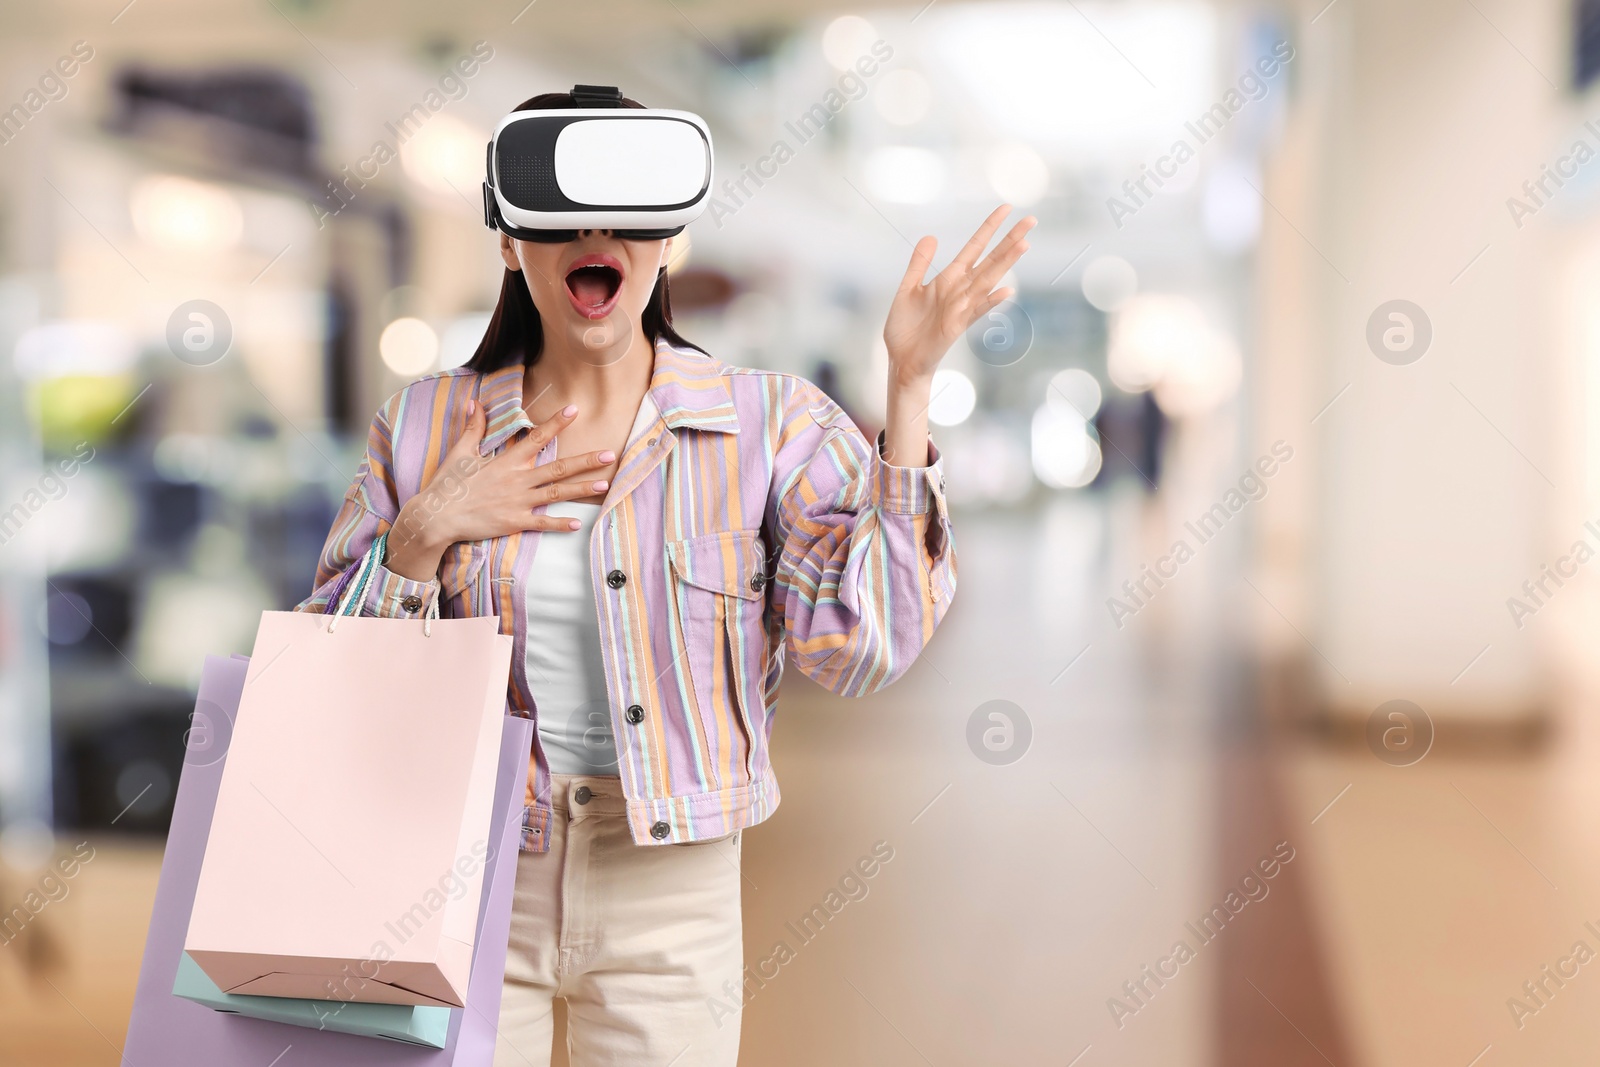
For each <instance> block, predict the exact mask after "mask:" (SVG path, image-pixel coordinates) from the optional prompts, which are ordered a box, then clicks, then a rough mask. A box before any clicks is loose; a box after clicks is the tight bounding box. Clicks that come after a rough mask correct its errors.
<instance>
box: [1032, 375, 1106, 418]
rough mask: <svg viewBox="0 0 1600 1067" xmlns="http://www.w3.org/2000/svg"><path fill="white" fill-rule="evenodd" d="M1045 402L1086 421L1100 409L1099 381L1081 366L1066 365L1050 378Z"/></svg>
mask: <svg viewBox="0 0 1600 1067" xmlns="http://www.w3.org/2000/svg"><path fill="white" fill-rule="evenodd" d="M1044 400H1045V403H1047V404H1049V405H1051V406H1052V407H1056V408H1059V409H1061V410H1062V411H1063V412H1066V413H1068V414H1072V415H1076V416H1077V417H1078V418H1080V419H1083V420H1084V421H1088V420H1089V419H1092V418H1094V417H1095V413H1096V412H1098V411H1099V410H1100V400H1101V392H1100V383H1099V382H1098V381H1096V380H1095V376H1094V375H1092V374H1090V373H1089V372H1088V371H1086V370H1084V369H1083V368H1082V367H1068V368H1067V369H1066V370H1063V371H1057V372H1056V373H1055V374H1054V375H1052V376H1051V378H1050V385H1049V387H1048V388H1047V389H1046V390H1045V396H1044Z"/></svg>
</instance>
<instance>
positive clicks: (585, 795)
mask: <svg viewBox="0 0 1600 1067" xmlns="http://www.w3.org/2000/svg"><path fill="white" fill-rule="evenodd" d="M592 796H594V791H593V790H592V789H590V788H589V787H588V786H586V785H580V786H579V787H578V788H577V789H574V790H573V791H572V799H573V800H576V801H577V802H578V803H579V804H587V803H589V798H590V797H592Z"/></svg>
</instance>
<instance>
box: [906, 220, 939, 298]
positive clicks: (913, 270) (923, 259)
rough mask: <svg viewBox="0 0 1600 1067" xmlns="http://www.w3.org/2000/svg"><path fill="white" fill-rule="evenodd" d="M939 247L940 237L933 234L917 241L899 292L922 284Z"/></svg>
mask: <svg viewBox="0 0 1600 1067" xmlns="http://www.w3.org/2000/svg"><path fill="white" fill-rule="evenodd" d="M938 247H939V239H938V238H937V237H934V236H933V235H932V234H930V235H928V236H927V237H924V238H922V239H921V240H920V241H918V242H917V244H916V247H915V248H913V249H912V250H911V264H910V265H909V266H908V267H906V273H905V276H904V277H902V278H901V279H900V288H899V290H898V291H899V292H902V293H903V292H905V291H906V290H908V289H915V288H916V287H917V286H919V285H921V284H922V279H924V278H926V277H927V276H928V267H929V266H931V265H932V263H933V253H934V251H935V250H936V249H937V248H938Z"/></svg>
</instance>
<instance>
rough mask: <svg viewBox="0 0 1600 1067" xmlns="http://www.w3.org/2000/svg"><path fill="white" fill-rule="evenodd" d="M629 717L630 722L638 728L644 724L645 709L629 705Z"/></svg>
mask: <svg viewBox="0 0 1600 1067" xmlns="http://www.w3.org/2000/svg"><path fill="white" fill-rule="evenodd" d="M627 715H628V721H629V722H631V723H633V724H634V725H635V726H638V725H639V724H640V723H642V722H644V709H643V708H641V707H640V706H639V705H637V704H629V705H628V711H627Z"/></svg>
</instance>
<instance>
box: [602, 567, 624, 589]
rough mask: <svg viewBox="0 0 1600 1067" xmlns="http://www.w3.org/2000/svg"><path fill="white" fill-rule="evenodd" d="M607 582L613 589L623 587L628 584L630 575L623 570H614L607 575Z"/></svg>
mask: <svg viewBox="0 0 1600 1067" xmlns="http://www.w3.org/2000/svg"><path fill="white" fill-rule="evenodd" d="M606 584H607V585H609V586H610V587H611V588H613V589H621V588H622V587H623V586H625V585H627V584H628V576H627V575H626V574H623V573H622V572H621V571H612V572H611V573H610V574H608V575H606Z"/></svg>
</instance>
